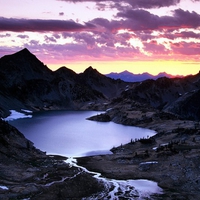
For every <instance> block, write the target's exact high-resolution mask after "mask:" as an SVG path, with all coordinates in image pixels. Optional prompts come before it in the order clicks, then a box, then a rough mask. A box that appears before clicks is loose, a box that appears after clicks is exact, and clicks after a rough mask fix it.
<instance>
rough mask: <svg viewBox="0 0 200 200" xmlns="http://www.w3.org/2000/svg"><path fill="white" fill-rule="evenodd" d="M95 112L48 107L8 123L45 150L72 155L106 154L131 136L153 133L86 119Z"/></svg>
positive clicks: (133, 137)
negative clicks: (43, 110) (59, 109)
mask: <svg viewBox="0 0 200 200" xmlns="http://www.w3.org/2000/svg"><path fill="white" fill-rule="evenodd" d="M96 114H98V112H95V111H48V112H41V113H36V114H33V117H32V118H26V119H18V120H14V121H10V122H9V123H10V124H12V125H14V126H15V127H16V128H18V129H19V130H20V131H21V132H22V133H23V134H24V135H25V137H26V138H28V139H29V140H31V141H32V142H34V144H35V146H36V147H37V148H39V149H41V150H43V151H46V152H47V153H48V154H60V155H65V156H73V157H74V156H84V155H95V154H105V153H108V152H109V149H111V148H112V147H114V146H119V145H120V144H125V143H128V142H130V141H131V139H135V138H143V137H147V135H148V136H152V135H154V134H155V132H154V131H151V130H148V129H141V128H136V127H131V126H123V125H119V124H115V123H113V122H106V123H103V122H94V121H89V120H86V118H88V117H90V116H92V115H96Z"/></svg>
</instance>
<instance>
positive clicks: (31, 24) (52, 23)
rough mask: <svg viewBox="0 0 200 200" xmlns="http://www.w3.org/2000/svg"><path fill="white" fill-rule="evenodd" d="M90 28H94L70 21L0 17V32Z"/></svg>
mask: <svg viewBox="0 0 200 200" xmlns="http://www.w3.org/2000/svg"><path fill="white" fill-rule="evenodd" d="M91 28H94V26H93V25H91V24H89V23H87V24H84V25H82V24H79V23H76V22H74V21H72V20H70V21H64V20H41V19H15V18H3V17H0V31H13V32H23V31H31V32H47V31H54V32H62V31H81V30H87V29H91Z"/></svg>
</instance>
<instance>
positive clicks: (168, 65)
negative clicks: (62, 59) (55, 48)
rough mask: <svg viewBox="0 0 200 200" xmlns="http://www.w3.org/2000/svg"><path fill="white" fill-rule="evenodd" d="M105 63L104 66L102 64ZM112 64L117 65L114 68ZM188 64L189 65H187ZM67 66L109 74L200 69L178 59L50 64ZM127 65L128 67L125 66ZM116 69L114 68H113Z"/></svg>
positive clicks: (188, 72)
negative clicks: (90, 68)
mask: <svg viewBox="0 0 200 200" xmlns="http://www.w3.org/2000/svg"><path fill="white" fill-rule="evenodd" d="M102 65H103V66H102ZM111 65H114V66H115V67H114V68H112V67H111ZM186 65H187V67H185V66H186ZM62 66H64V67H66V68H69V69H71V70H73V71H74V72H76V73H82V72H84V71H85V70H86V69H87V68H88V67H89V66H91V67H92V68H94V69H97V70H98V71H99V72H100V73H101V74H109V73H111V72H114V73H120V72H123V71H125V70H127V71H129V72H131V73H133V74H142V73H145V72H147V73H149V74H152V75H154V76H155V75H158V74H159V73H162V72H165V73H167V74H170V75H173V76H176V75H183V76H187V75H195V74H197V73H198V72H199V71H200V63H190V62H189V63H182V62H178V61H165V62H163V61H160V62H150V61H145V62H142V61H138V62H125V61H110V62H91V63H89V64H88V62H80V63H79V62H74V63H71V64H68V65H65V64H63V65H57V64H55V65H48V67H49V68H50V69H51V70H53V71H55V70H57V69H58V68H60V67H62ZM124 66H126V67H124ZM113 69H114V70H113Z"/></svg>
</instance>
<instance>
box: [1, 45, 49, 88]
mask: <svg viewBox="0 0 200 200" xmlns="http://www.w3.org/2000/svg"><path fill="white" fill-rule="evenodd" d="M0 73H1V74H5V77H6V79H7V84H8V85H12V84H13V83H15V84H16V83H19V82H21V81H22V80H31V79H40V78H45V77H46V79H47V78H49V77H50V76H51V73H52V71H51V70H50V69H49V68H47V66H46V65H44V64H43V63H42V62H41V61H40V60H39V59H38V58H37V57H36V56H35V55H33V54H32V53H30V52H29V50H28V49H26V48H25V49H23V50H21V51H19V52H17V53H14V54H11V55H6V56H4V57H2V58H0Z"/></svg>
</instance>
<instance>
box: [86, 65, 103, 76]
mask: <svg viewBox="0 0 200 200" xmlns="http://www.w3.org/2000/svg"><path fill="white" fill-rule="evenodd" d="M83 74H84V75H100V73H99V72H98V71H97V70H96V69H94V68H92V67H91V66H90V67H88V68H87V69H86V70H85V71H84V72H83Z"/></svg>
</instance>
